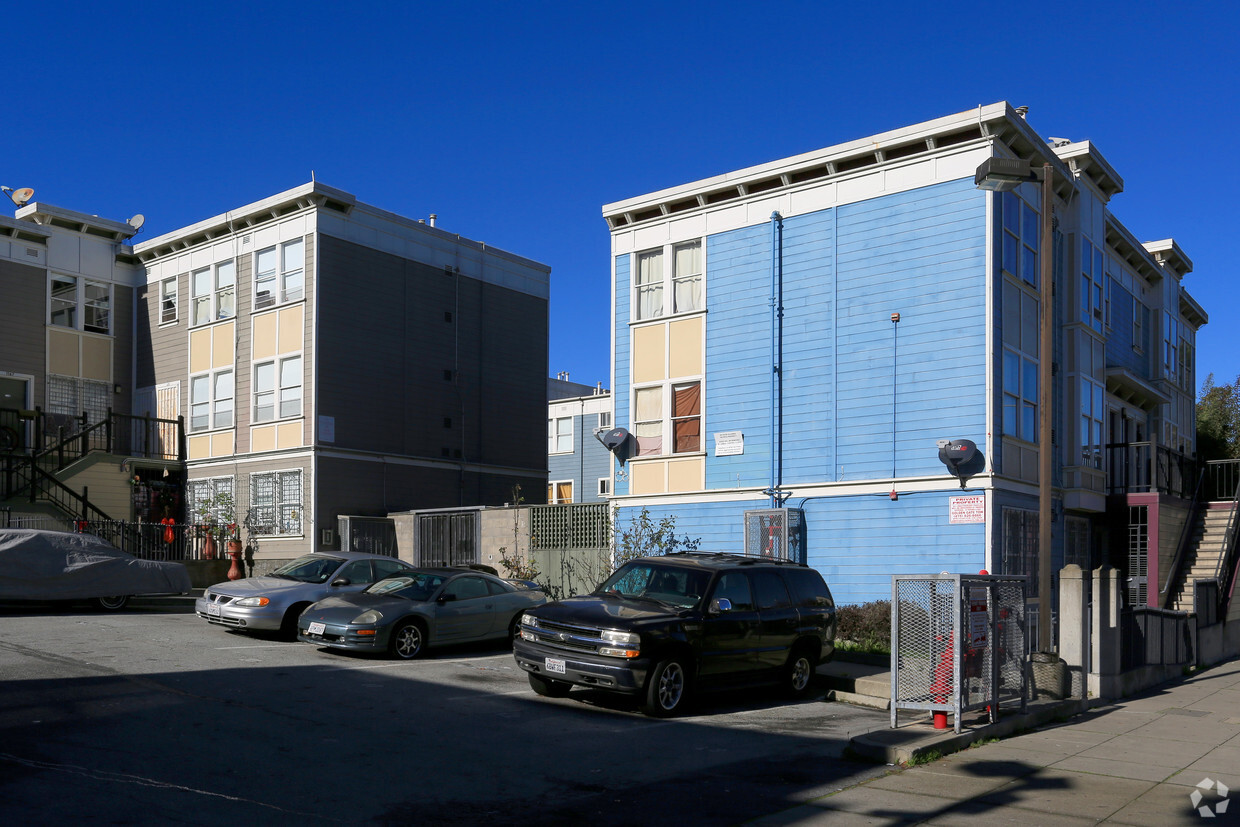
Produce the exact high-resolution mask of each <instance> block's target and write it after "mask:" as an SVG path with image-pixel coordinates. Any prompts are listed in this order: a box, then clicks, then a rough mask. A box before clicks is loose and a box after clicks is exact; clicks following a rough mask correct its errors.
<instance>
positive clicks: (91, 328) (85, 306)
mask: <svg viewBox="0 0 1240 827" xmlns="http://www.w3.org/2000/svg"><path fill="white" fill-rule="evenodd" d="M57 281H61V282H66V283H72V284H73V294H72V298H70V297H69V296H68V295H67V294H61V295H59V296H58V295H57V294H56V292H55V291H54V290H53V286H54V285H55V284H56V282H57ZM90 287H97V288H101V289H102V290H103V292H104V296H103V299H102V304H100V302H99V299H94V300H92V299H90V298H88V296H87V291H88V288H90ZM114 298H115V297H114V296H113V290H112V284H111V282H106V281H100V280H99V279H92V278H87V277H86V276H75V275H71V274H69V273H50V274H49V277H48V280H47V323H48V324H49V325H52V326H54V327H63V328H66V329H68V330H80V331H84V332H86V333H98V334H101V335H104V336H111V335H112V307H113V304H114ZM92 309H93V310H94V311H95V312H96V313H100V314H101V315H102V318H103V324H102V325H99V324H94V323H88V322H87V318H88V316H89V315H90V314H89V313H88V311H89V310H92ZM66 312H68V313H69V314H70V315H69V319H68V321H69V324H66V323H65V321H64V319H63V314H64V313H66ZM58 317H61V320H60V321H58V320H57V318H58ZM99 328H102V329H99Z"/></svg>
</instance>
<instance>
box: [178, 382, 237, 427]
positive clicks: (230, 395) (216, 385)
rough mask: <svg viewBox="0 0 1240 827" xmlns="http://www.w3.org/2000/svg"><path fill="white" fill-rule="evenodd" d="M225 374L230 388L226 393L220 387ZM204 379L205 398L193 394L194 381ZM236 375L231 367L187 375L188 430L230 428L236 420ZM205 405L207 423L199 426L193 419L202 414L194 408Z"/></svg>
mask: <svg viewBox="0 0 1240 827" xmlns="http://www.w3.org/2000/svg"><path fill="white" fill-rule="evenodd" d="M225 376H227V381H228V383H229V385H230V386H231V389H229V390H228V392H227V393H223V392H222V391H223V390H225V389H223V388H221V387H220V382H221V380H222V379H224V378H225ZM198 380H205V382H206V389H207V393H206V398H202V397H201V396H199V395H196V394H195V382H196V381H198ZM236 397H237V375H236V372H235V371H234V370H233V368H231V367H227V368H220V369H218V370H210V371H203V372H202V373H195V374H193V375H191V376H190V377H189V412H190V416H189V422H188V425H189V430H190V431H191V432H194V433H198V432H203V431H220V430H225V429H228V428H232V427H234V426H235V425H236V422H237V415H236V412H237V405H236ZM203 406H205V407H206V416H207V424H206V425H205V426H200V425H197V424H196V423H195V419H196V418H197V417H199V416H201V415H202V414H201V413H199V412H196V411H195V409H196V408H201V407H203Z"/></svg>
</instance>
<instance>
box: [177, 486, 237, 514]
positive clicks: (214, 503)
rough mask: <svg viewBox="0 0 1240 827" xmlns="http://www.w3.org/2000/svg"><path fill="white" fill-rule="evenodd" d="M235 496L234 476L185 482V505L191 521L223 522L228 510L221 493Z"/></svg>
mask: <svg viewBox="0 0 1240 827" xmlns="http://www.w3.org/2000/svg"><path fill="white" fill-rule="evenodd" d="M220 494H227V495H228V498H229V499H231V498H232V496H233V478H232V477H209V478H206V479H200V480H188V481H187V482H186V483H185V507H186V510H187V512H188V514H189V519H190V520H191V521H195V522H197V521H199V520H203V521H208V520H209V521H210V522H214V523H222V522H223V521H224V518H225V516H226V515H225V513H224V512H225V511H226V510H227V503H226V502H221V501H220V498H219V495H220Z"/></svg>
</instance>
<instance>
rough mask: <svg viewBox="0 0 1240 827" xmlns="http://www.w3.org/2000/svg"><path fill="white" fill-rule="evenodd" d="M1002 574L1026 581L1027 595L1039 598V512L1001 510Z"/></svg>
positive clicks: (1014, 509)
mask: <svg viewBox="0 0 1240 827" xmlns="http://www.w3.org/2000/svg"><path fill="white" fill-rule="evenodd" d="M1003 573H1004V574H1018V575H1019V574H1023V575H1025V576H1026V577H1028V578H1029V579H1028V580H1027V581H1026V582H1027V583H1028V590H1027V591H1026V594H1027V595H1028V596H1029V597H1030V598H1035V597H1038V594H1039V593H1038V512H1036V511H1022V510H1020V509H1017V508H1005V509H1003Z"/></svg>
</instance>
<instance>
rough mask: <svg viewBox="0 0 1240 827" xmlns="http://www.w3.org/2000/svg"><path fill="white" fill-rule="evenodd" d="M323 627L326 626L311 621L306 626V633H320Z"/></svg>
mask: <svg viewBox="0 0 1240 827" xmlns="http://www.w3.org/2000/svg"><path fill="white" fill-rule="evenodd" d="M325 628H327V627H326V626H324V625H323V624H322V623H311V624H310V625H309V626H308V627H306V634H308V635H321V634H323V630H324V629H325Z"/></svg>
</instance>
